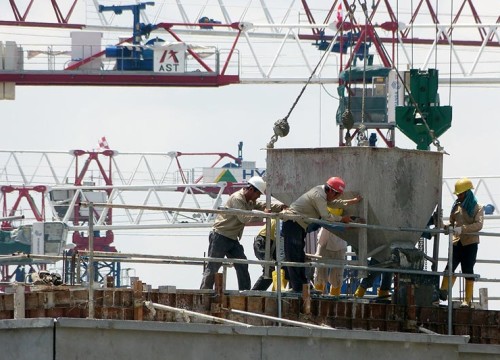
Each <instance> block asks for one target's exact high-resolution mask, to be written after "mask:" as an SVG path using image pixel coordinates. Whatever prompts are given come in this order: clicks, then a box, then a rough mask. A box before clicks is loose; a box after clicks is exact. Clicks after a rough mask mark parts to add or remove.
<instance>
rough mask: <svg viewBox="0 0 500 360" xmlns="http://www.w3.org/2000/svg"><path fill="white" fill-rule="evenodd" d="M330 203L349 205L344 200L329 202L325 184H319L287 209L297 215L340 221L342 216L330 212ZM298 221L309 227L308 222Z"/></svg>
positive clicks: (301, 224)
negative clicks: (328, 207)
mask: <svg viewBox="0 0 500 360" xmlns="http://www.w3.org/2000/svg"><path fill="white" fill-rule="evenodd" d="M328 205H331V206H332V207H344V206H347V202H346V201H344V200H333V201H330V202H327V200H326V193H325V186H324V185H318V186H315V187H313V188H312V189H311V190H309V191H308V192H306V193H305V194H303V195H302V196H300V197H299V198H298V199H297V200H295V201H294V202H293V203H292V205H290V207H289V208H288V209H287V210H285V211H286V212H290V213H292V214H296V215H297V214H298V215H303V216H305V217H309V218H314V219H322V220H326V221H334V222H340V221H341V220H342V216H336V215H332V214H330V213H329V212H328V209H327V206H328ZM297 222H298V223H299V224H300V226H302V227H303V228H304V229H306V228H307V225H308V224H307V223H306V222H304V221H302V220H297Z"/></svg>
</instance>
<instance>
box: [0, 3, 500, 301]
mask: <svg viewBox="0 0 500 360" xmlns="http://www.w3.org/2000/svg"><path fill="white" fill-rule="evenodd" d="M89 3H90V2H89ZM161 3H162V2H158V4H157V7H159V5H160V4H161ZM187 3H189V2H187ZM192 3H195V2H194V1H193V2H192ZM287 3H288V2H287V1H279V2H275V3H274V4H275V6H276V7H277V8H278V10H279V11H278V13H280V14H283V12H284V11H283V10H284V9H286V6H285V4H287ZM277 4H280V5H281V8H279V7H278V6H277ZM442 4H444V3H442ZM484 4H485V3H484V2H483V3H482V5H483V6H484ZM4 6H5V4H4ZM193 6H194V5H193ZM440 6H441V9H444V8H445V5H440ZM318 7H319V5H318ZM490 7H491V8H490V9H489V12H488V13H490V12H491V13H493V14H495V13H496V14H498V13H499V10H500V7H499V6H498V4H495V5H491V4H490ZM482 9H483V11H485V10H484V9H485V8H484V7H483V8H482ZM36 10H37V12H36V13H37V14H38V15H40V14H42V13H43V11H44V9H41V8H39V9H36ZM442 11H443V10H442ZM76 13H77V14H79V15H80V16H83V17H84V20H85V21H88V22H91V21H93V18H92V16H93V15H92V14H89V13H87V14H84V13H83V12H78V11H77V12H76ZM193 13H194V12H193ZM205 13H206V14H210V12H208V10H207V12H205ZM205 13H204V14H205ZM484 13H486V11H485V12H484ZM151 14H152V15H151V17H152V18H153V17H154V16H158V17H159V18H158V21H166V20H164V19H167V17H168V16H170V17H171V19H174V18H175V17H176V16H175V15H174V14H171V13H169V14H168V16H166V15H162V14H156V13H151ZM91 15H92V16H91ZM162 16H165V18H163V17H162ZM211 16H213V17H214V18H217V17H216V16H217V14H216V13H213V15H211ZM247 16H248V18H250V16H251V12H250V13H249V14H248V15H247ZM245 20H247V18H245ZM115 21H118V20H115ZM122 21H123V20H122ZM257 21H262V17H260V18H257ZM125 22H126V23H127V24H128V23H130V17H127V21H125ZM45 31H46V35H45V36H40V35H41V32H45ZM123 35H126V34H123ZM116 37H117V34H116V33H105V35H104V39H103V42H104V43H114V42H115V41H116ZM12 39H14V40H16V41H18V42H19V43H23V42H24V41H25V42H24V44H25V45H24V47H25V48H29V47H30V46H32V45H33V44H38V46H40V44H43V46H45V45H46V44H47V42H48V41H53V42H54V43H68V42H69V38H68V36H67V34H65V35H63V34H62V33H59V32H54V31H51V30H36V31H34V30H33V29H28V30H20V29H15V30H13V28H7V27H0V40H1V41H7V40H12ZM217 41H220V42H222V40H217ZM201 42H208V40H203V41H201ZM47 45H48V44H47ZM308 46H309V45H308ZM264 48H265V46H264ZM288 51H290V52H289V53H288V54H287V56H288V59H292V57H293V59H295V56H296V55H297V54H296V53H293V52H291V50H288ZM241 52H242V54H241V56H242V59H247V58H249V57H250V56H249V54H248V49H246V50H244V49H243V48H242V49H241ZM418 56H420V57H422V56H424V55H423V54H419V55H415V57H416V58H417V57H418ZM489 56H490V58H491V59H494V60H496V61H498V60H499V59H500V53H498V52H493V53H491V54H489ZM447 57H449V52H448V51H447V50H440V59H446V58H447ZM471 57H472V58H473V55H471V54H469V60H468V61H470V58H471ZM312 58H313V59H316V60H318V59H319V55H313V56H312ZM38 61H39V63H38V65H40V64H42V63H43V60H38ZM290 61H292V60H290ZM443 61H444V60H443ZM482 66H484V67H483V68H481V69H482V70H483V71H482V74H483V76H489V77H492V78H495V79H497V80H500V69H499V68H498V62H496V63H495V62H493V63H486V64H485V65H482ZM401 67H402V68H405V67H404V66H403V65H402V66H401ZM447 70H448V68H447V66H446V64H444V65H443V66H442V72H443V73H446V72H447ZM281 71H286V67H285V70H281ZM302 71H305V70H304V69H302ZM484 74H486V75H484ZM302 87H303V85H302V84H295V85H291V84H288V85H284V84H280V85H276V84H264V85H250V84H243V85H229V86H226V87H221V88H177V87H170V88H146V87H145V88H136V87H131V88H128V87H111V88H105V87H76V86H67V87H46V86H37V87H23V86H18V87H17V88H16V100H15V101H0V119H1V120H2V133H3V135H4V136H3V137H2V143H1V146H0V149H2V150H16V151H24V150H45V151H67V150H70V149H87V150H90V149H93V148H96V147H97V140H98V139H99V138H100V137H101V136H106V138H107V140H108V142H109V143H110V146H111V147H112V148H113V149H117V150H118V151H122V152H137V153H141V152H158V153H161V152H169V151H182V152H229V153H232V154H235V155H236V152H237V144H238V142H240V141H242V142H243V143H244V146H243V155H244V159H245V160H251V161H256V164H257V166H258V167H265V165H266V164H265V159H266V152H265V150H264V148H265V146H266V144H267V142H268V141H269V139H270V137H271V135H272V134H273V130H272V128H273V124H274V122H275V121H276V120H278V119H281V118H283V117H284V116H285V115H286V114H287V113H288V111H289V109H290V108H291V106H292V104H293V103H294V101H295V100H296V98H297V96H298V95H299V92H300V91H301V89H302ZM439 93H440V98H441V103H442V105H452V106H453V123H452V128H451V129H450V130H448V131H447V132H446V133H445V134H444V135H443V136H442V137H441V138H440V139H439V140H440V143H441V145H442V146H444V149H445V151H446V152H447V153H448V155H445V156H444V168H443V174H444V176H445V177H462V176H499V175H500V169H499V166H500V165H499V163H498V161H497V159H498V152H499V150H498V134H500V122H499V121H497V120H498V110H497V108H496V106H495V104H496V102H497V101H498V99H499V98H500V85H499V82H498V81H497V83H496V84H493V85H490V86H476V85H462V86H453V87H451V88H450V87H449V86H446V85H440V89H439ZM332 94H336V85H333V84H327V85H325V86H324V87H321V86H319V85H316V84H312V85H309V86H308V87H307V89H306V90H305V92H304V94H303V96H302V98H301V99H300V101H299V102H298V103H297V106H296V108H295V109H294V111H293V112H292V114H291V115H290V117H289V118H288V121H289V123H290V126H291V128H290V133H289V135H288V136H287V137H285V138H280V139H279V140H278V142H277V143H276V148H295V147H300V148H311V147H334V146H338V137H339V136H338V128H337V126H336V124H335V122H334V116H335V112H336V110H337V106H338V101H337V99H336V98H334V97H332ZM381 142H382V141H381V140H379V143H378V145H380V144H381ZM396 146H398V147H401V148H408V149H413V148H415V145H414V144H412V143H411V141H410V140H408V139H407V138H405V136H404V135H403V134H402V133H401V132H399V131H397V132H396ZM431 150H432V151H435V150H436V149H435V148H431ZM193 166H204V165H198V164H195V165H193ZM497 189H498V187H496V188H492V193H491V195H492V196H493V197H496V198H498V196H499V194H498V190H497ZM447 201H448V204H450V202H451V200H447ZM485 201H488V200H485ZM499 204H500V201H499ZM445 205H446V203H445ZM448 211H449V210H448V209H446V208H445V209H444V212H445V213H446V212H448ZM489 226H490V227H489V229H490V230H488V231H498V224H496V223H495V224H492V225H489ZM256 231H257V229H256V228H255V227H252V228H248V229H247V230H246V232H245V238H244V240H243V243H244V244H245V248H246V254H247V256H248V257H249V258H253V250H252V247H251V243H252V238H253V235H254V234H255V232H256ZM207 234H208V229H206V230H205V231H203V230H192V231H187V230H186V231H180V230H176V231H170V232H168V231H162V232H159V234H154V233H152V234H146V235H142V236H141V235H140V234H123V240H119V239H122V238H121V237H119V236H117V241H116V242H115V245H116V246H117V248H118V249H119V250H120V251H123V252H138V249H137V242H138V241H140V243H141V245H140V250H141V251H144V252H146V253H150V252H152V253H163V252H167V251H168V252H172V255H179V256H180V255H185V256H201V251H206V249H205V248H206V247H207V240H206V237H207ZM191 239H193V242H194V243H193V244H191V243H189V245H187V241H189V240H191ZM171 242H173V243H176V245H173V246H170V245H168V246H167V245H166V244H167V243H168V244H170V243H171ZM181 243H182V244H181ZM483 249H484V250H483ZM497 249H498V245H497V244H496V243H495V238H488V239H484V240H483V242H482V244H481V245H480V250H479V254H480V255H479V256H482V255H484V256H485V257H486V258H490V256H491V255H492V254H495V253H497V252H496V250H497ZM134 267H136V266H134ZM136 268H139V267H136ZM181 271H182V274H184V270H181V269H180V268H179V267H178V266H177V267H161V269H160V270H157V269H156V268H154V269H151V268H148V269H147V270H146V269H145V268H141V272H142V274H144V275H142V274H141V275H140V276H141V277H142V276H144V277H145V281H146V282H150V283H152V284H154V285H160V284H165V282H164V278H167V279H168V280H165V281H169V283H168V284H172V283H173V285H177V286H178V287H183V285H187V287H194V288H196V287H197V286H198V285H199V281H201V270H199V269H190V270H189V271H186V273H188V272H189V274H190V276H181V275H179V274H180V273H181ZM229 272H230V275H229V276H230V277H229V279H228V284H229V287H232V288H235V285H234V284H235V276H234V270H231V269H230V271H229ZM259 273H260V269H259V268H258V267H254V268H252V273H251V275H252V279H253V280H255V279H256V278H257V277H258V275H259ZM146 274H147V275H146ZM476 294H477V293H476ZM496 296H500V291H497V294H496Z"/></svg>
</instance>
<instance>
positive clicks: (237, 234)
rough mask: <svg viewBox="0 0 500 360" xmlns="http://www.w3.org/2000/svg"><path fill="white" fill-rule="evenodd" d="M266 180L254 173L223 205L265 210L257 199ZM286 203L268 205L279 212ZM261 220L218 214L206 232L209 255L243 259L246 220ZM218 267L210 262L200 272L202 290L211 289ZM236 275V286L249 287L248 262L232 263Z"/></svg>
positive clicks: (218, 263)
mask: <svg viewBox="0 0 500 360" xmlns="http://www.w3.org/2000/svg"><path fill="white" fill-rule="evenodd" d="M265 191H266V183H265V181H264V180H263V179H262V178H261V177H260V176H253V177H252V178H250V179H249V180H248V185H247V186H246V187H245V188H243V189H241V190H239V191H237V192H235V193H233V194H232V195H231V196H230V197H229V199H228V200H227V202H226V204H225V207H226V208H229V209H240V210H254V209H256V210H262V211H268V210H266V203H265V202H262V201H259V200H257V199H258V198H259V197H260V195H262V194H265ZM284 207H285V206H284V205H283V204H276V203H275V204H271V211H273V212H280V211H281V210H282V209H283V208H284ZM256 221H260V218H256V217H252V216H247V215H232V214H218V215H217V217H216V219H215V223H214V225H213V228H212V231H211V232H210V235H209V238H208V239H209V245H208V257H213V258H224V257H227V258H230V259H246V258H247V257H246V256H245V252H244V248H243V246H242V245H241V244H240V240H241V237H242V235H243V229H244V228H245V225H246V224H247V223H249V222H256ZM220 267H221V263H220V262H209V263H208V264H207V266H206V268H205V271H204V273H203V279H202V282H201V287H200V288H201V289H212V288H213V286H214V282H215V274H216V273H217V272H218V271H219V269H220ZM234 269H235V270H236V276H237V278H238V289H239V290H249V289H250V285H251V283H250V274H249V272H248V264H234Z"/></svg>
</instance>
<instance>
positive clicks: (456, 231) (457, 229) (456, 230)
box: [453, 226, 462, 235]
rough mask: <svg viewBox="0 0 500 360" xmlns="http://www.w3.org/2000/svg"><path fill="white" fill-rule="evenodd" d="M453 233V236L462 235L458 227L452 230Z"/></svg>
mask: <svg viewBox="0 0 500 360" xmlns="http://www.w3.org/2000/svg"><path fill="white" fill-rule="evenodd" d="M453 233H454V234H455V235H460V234H461V233H462V227H461V226H459V227H456V228H453Z"/></svg>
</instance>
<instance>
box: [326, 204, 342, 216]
mask: <svg viewBox="0 0 500 360" xmlns="http://www.w3.org/2000/svg"><path fill="white" fill-rule="evenodd" d="M328 212H329V213H330V214H332V215H336V216H342V214H343V213H344V209H340V208H334V207H331V206H328Z"/></svg>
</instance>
